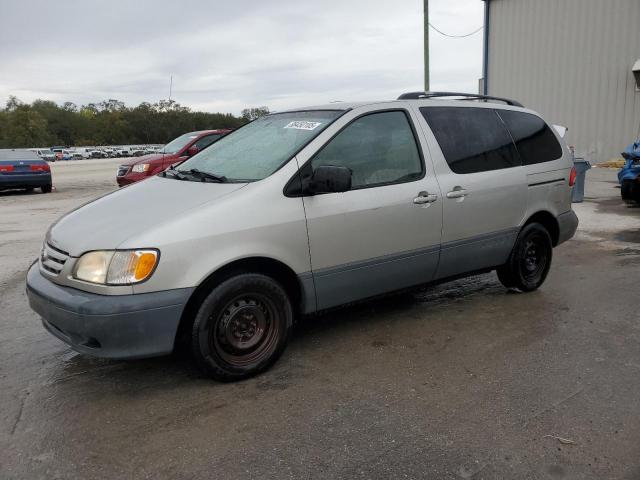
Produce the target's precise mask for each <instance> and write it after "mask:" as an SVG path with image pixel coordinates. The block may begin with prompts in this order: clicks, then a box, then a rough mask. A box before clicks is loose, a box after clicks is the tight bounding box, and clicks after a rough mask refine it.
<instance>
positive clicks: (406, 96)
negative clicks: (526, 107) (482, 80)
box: [398, 92, 523, 107]
mask: <svg viewBox="0 0 640 480" xmlns="http://www.w3.org/2000/svg"><path fill="white" fill-rule="evenodd" d="M439 97H463V98H461V99H460V100H496V101H498V102H504V103H506V104H507V105H511V106H513V107H522V106H523V105H522V104H521V103H520V102H516V101H515V100H510V99H508V98H502V97H492V96H489V95H480V94H477V93H460V92H407V93H403V94H402V95H400V96H399V97H398V100H417V99H421V98H439Z"/></svg>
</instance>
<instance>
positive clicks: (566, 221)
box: [558, 210, 578, 245]
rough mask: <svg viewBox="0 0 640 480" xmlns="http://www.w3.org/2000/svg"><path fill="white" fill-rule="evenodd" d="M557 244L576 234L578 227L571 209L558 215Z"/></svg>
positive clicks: (576, 218)
mask: <svg viewBox="0 0 640 480" xmlns="http://www.w3.org/2000/svg"><path fill="white" fill-rule="evenodd" d="M558 227H559V235H558V245H560V244H561V243H563V242H566V241H567V240H569V239H570V238H571V237H573V236H574V235H575V234H576V230H577V229H578V217H577V216H576V213H575V212H574V211H573V210H569V211H568V212H565V213H561V214H560V215H558Z"/></svg>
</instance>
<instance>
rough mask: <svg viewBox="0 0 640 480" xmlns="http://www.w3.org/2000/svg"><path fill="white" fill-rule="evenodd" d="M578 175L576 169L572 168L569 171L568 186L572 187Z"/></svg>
mask: <svg viewBox="0 0 640 480" xmlns="http://www.w3.org/2000/svg"><path fill="white" fill-rule="evenodd" d="M577 175H578V172H576V167H573V168H572V169H571V173H570V174H569V186H570V187H573V185H574V184H575V183H576V176H577Z"/></svg>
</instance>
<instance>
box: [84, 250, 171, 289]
mask: <svg viewBox="0 0 640 480" xmlns="http://www.w3.org/2000/svg"><path fill="white" fill-rule="evenodd" d="M158 257H159V252H158V251H157V250H104V251H96V252H87V253H85V254H84V255H82V256H81V257H80V258H79V259H78V261H77V262H76V265H75V267H74V269H73V278H76V279H78V280H83V281H85V282H91V283H100V284H102V285H132V284H134V283H140V282H142V281H144V280H146V279H147V278H149V277H150V276H151V274H152V273H153V271H154V269H155V268H156V265H157V264H158Z"/></svg>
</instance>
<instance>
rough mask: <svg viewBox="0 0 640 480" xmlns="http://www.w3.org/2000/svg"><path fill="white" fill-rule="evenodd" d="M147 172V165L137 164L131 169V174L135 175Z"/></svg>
mask: <svg viewBox="0 0 640 480" xmlns="http://www.w3.org/2000/svg"><path fill="white" fill-rule="evenodd" d="M147 170H149V164H148V163H139V164H137V165H134V166H133V168H132V169H131V171H132V172H136V173H143V172H146V171H147Z"/></svg>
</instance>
